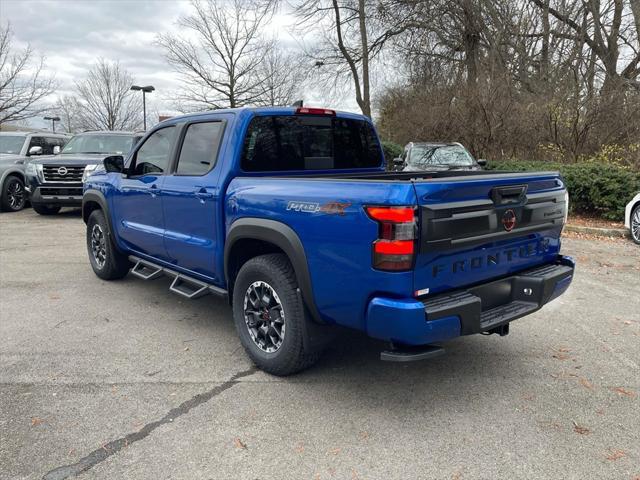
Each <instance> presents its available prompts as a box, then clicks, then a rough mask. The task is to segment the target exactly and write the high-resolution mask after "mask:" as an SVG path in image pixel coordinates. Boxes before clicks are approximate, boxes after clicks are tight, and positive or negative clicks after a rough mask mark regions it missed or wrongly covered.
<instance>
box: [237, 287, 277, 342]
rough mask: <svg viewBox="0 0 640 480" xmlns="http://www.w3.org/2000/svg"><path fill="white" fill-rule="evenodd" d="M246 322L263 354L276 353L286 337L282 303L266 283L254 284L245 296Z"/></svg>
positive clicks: (250, 333)
mask: <svg viewBox="0 0 640 480" xmlns="http://www.w3.org/2000/svg"><path fill="white" fill-rule="evenodd" d="M244 321H245V324H246V326H247V330H248V332H249V336H250V337H251V340H253V343H255V344H256V346H257V347H258V348H259V349H260V350H262V351H263V352H267V353H273V352H276V351H277V350H278V349H279V348H280V346H281V345H282V341H283V340H284V335H285V315H284V309H283V307H282V302H280V298H279V297H278V294H277V293H276V292H275V290H274V289H273V287H271V285H269V284H268V283H266V282H263V281H258V282H253V283H252V284H251V285H249V288H247V291H246V293H245V294H244Z"/></svg>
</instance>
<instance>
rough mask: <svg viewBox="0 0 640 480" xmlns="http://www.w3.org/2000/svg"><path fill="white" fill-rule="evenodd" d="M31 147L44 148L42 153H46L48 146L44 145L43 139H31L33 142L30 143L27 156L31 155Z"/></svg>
mask: <svg viewBox="0 0 640 480" xmlns="http://www.w3.org/2000/svg"><path fill="white" fill-rule="evenodd" d="M31 147H42V153H45V150H46V146H45V144H44V138H43V137H31V141H30V142H29V148H27V155H28V154H29V150H31Z"/></svg>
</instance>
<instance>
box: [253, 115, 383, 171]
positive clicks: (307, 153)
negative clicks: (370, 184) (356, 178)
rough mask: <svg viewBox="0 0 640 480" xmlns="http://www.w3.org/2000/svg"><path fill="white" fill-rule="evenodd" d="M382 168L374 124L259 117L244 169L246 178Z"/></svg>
mask: <svg viewBox="0 0 640 480" xmlns="http://www.w3.org/2000/svg"><path fill="white" fill-rule="evenodd" d="M382 163H383V157H382V152H381V150H380V144H379V143H378V139H377V137H376V134H375V132H374V130H373V127H372V126H371V124H370V123H368V122H365V121H362V120H353V119H345V118H336V117H333V116H318V115H295V116H291V115H289V116H285V115H282V116H278V115H275V116H260V117H255V118H253V119H252V120H251V122H250V124H249V128H248V129H247V134H246V136H245V139H244V145H243V152H242V160H241V164H240V165H241V167H242V169H243V170H244V171H246V172H275V171H284V170H346V169H355V168H375V167H380V166H381V165H382Z"/></svg>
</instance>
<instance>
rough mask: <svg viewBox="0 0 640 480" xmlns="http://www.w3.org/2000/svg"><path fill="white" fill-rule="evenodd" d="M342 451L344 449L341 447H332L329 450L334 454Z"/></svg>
mask: <svg viewBox="0 0 640 480" xmlns="http://www.w3.org/2000/svg"><path fill="white" fill-rule="evenodd" d="M341 451H342V449H341V448H339V447H336V448H332V449H331V450H329V453H330V454H332V455H338V454H339V453H340V452H341Z"/></svg>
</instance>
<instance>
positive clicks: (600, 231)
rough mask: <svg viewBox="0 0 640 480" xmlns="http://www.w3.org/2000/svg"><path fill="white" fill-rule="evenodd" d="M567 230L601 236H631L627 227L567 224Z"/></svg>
mask: <svg viewBox="0 0 640 480" xmlns="http://www.w3.org/2000/svg"><path fill="white" fill-rule="evenodd" d="M564 229H565V230H566V231H567V232H575V233H586V234H589V235H597V236H599V237H614V238H627V237H630V234H629V231H628V230H627V229H625V228H597V227H582V226H578V225H565V227H564Z"/></svg>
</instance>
